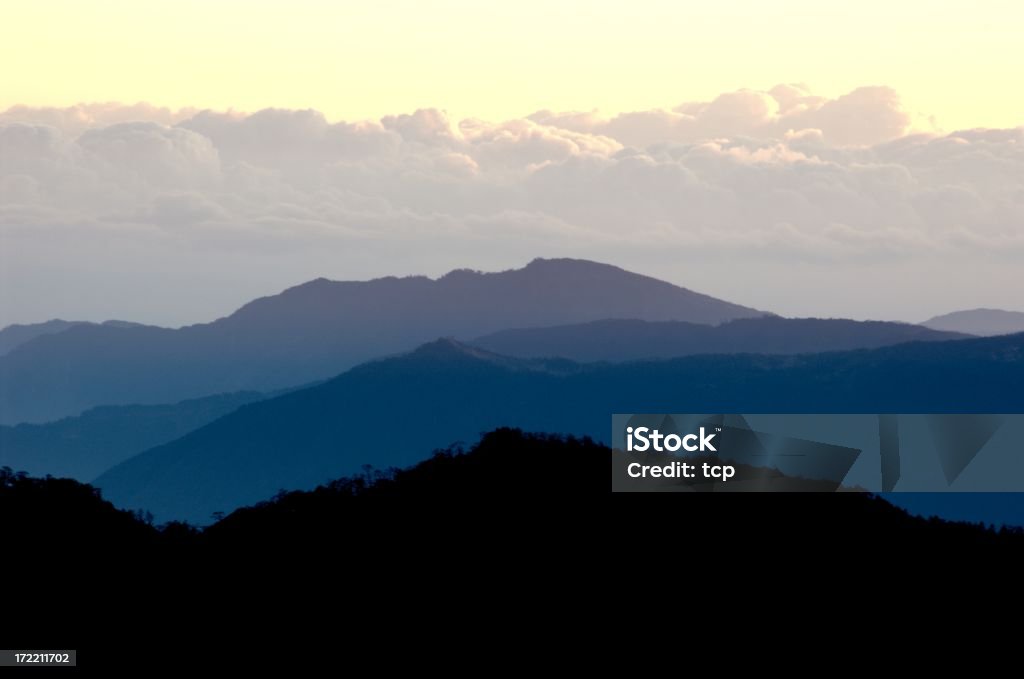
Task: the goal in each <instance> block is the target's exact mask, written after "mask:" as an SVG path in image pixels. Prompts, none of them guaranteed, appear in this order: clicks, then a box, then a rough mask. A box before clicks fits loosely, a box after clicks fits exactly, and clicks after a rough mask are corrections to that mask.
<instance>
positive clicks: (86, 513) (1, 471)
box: [0, 467, 158, 567]
mask: <svg viewBox="0 0 1024 679" xmlns="http://www.w3.org/2000/svg"><path fill="white" fill-rule="evenodd" d="M0 530H2V531H3V534H4V535H8V536H12V539H13V540H18V541H19V543H18V544H10V543H9V544H8V546H7V549H6V550H5V557H4V562H5V567H6V566H11V565H13V563H14V561H15V559H14V558H12V556H13V555H16V554H18V553H19V552H20V551H22V550H29V551H31V550H36V549H44V550H45V551H46V552H47V553H51V552H52V553H57V552H63V553H64V554H66V555H68V556H76V557H82V556H84V555H85V554H88V553H90V552H92V550H103V549H118V550H120V549H121V548H122V547H123V546H125V545H131V546H133V547H142V546H145V545H147V544H152V543H153V541H155V540H156V538H157V537H158V533H157V531H156V530H155V529H154V528H153V527H152V526H150V525H148V524H147V523H146V522H145V521H143V520H140V518H139V517H138V516H136V515H134V514H132V513H131V512H126V511H124V510H120V509H116V508H115V507H114V506H113V505H112V504H110V503H109V502H107V501H106V500H103V499H102V498H101V497H100V494H99V491H97V490H96V489H95V488H93V487H92V486H88V485H85V484H82V483H79V482H77V481H74V480H72V479H55V478H34V477H29V476H27V475H26V474H24V473H15V472H13V471H12V470H11V469H10V468H9V467H0ZM26 556H29V557H31V554H26Z"/></svg>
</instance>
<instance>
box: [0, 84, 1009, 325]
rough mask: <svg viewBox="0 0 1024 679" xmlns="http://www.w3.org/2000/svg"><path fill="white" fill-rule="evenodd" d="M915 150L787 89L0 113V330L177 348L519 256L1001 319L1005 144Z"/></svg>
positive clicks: (887, 309)
mask: <svg viewBox="0 0 1024 679" xmlns="http://www.w3.org/2000/svg"><path fill="white" fill-rule="evenodd" d="M927 127H928V123H927V121H924V122H922V121H921V120H919V119H916V118H915V117H913V116H911V115H910V114H908V113H907V112H906V111H904V110H903V109H902V107H901V104H900V100H899V97H898V96H897V94H896V93H895V92H893V91H892V90H890V89H887V88H881V87H867V88H861V89H858V90H855V91H853V92H850V93H849V94H846V95H844V96H841V97H838V98H836V99H826V98H823V97H818V96H814V95H813V94H811V93H810V92H808V91H807V89H806V88H803V87H800V86H793V85H780V86H778V87H775V88H773V89H771V90H770V91H767V92H758V91H750V90H744V91H739V92H732V93H727V94H723V95H721V96H719V97H717V98H716V99H714V100H713V101H709V102H697V103H684V104H681V105H680V106H678V107H676V108H675V109H673V110H671V111H663V110H655V111H638V112H632V113H624V114H620V115H617V116H614V117H610V118H604V117H601V116H600V115H598V114H597V113H593V112H591V113H578V112H577V113H572V112H570V113H565V112H561V113H559V112H550V111H541V112H537V113H535V114H533V115H530V116H528V117H526V118H523V119H518V120H510V121H505V122H501V123H494V122H488V121H482V120H472V119H470V120H461V121H455V120H451V119H449V118H448V117H447V116H446V115H445V114H444V113H443V112H441V111H437V110H419V111H416V112H414V113H411V114H403V115H395V116H388V117H385V118H383V119H381V120H379V121H367V122H357V123H348V122H337V123H332V122H329V121H328V120H326V119H325V118H324V116H323V115H321V114H320V113H318V112H316V111H311V110H307V111H294V110H273V109H271V110H264V111H260V112H257V113H253V114H251V115H246V114H239V113H233V112H229V113H218V112H212V111H192V110H184V111H170V110H168V109H161V108H156V107H153V106H149V105H146V104H138V105H135V106H118V105H112V104H104V105H81V106H76V107H73V108H70V109H31V108H25V107H15V108H12V109H10V110H8V111H6V112H4V113H0V242H2V245H3V253H2V254H0V262H2V265H3V273H2V276H3V278H2V279H0V284H2V285H3V298H4V299H3V304H2V305H0V325H3V324H6V323H10V322H18V321H34V320H40V319H42V318H48V317H52V316H70V317H75V318H103V317H110V316H115V317H129V318H131V319H133V320H135V319H138V320H145V321H151V322H163V323H168V324H178V323H185V322H194V321H200V320H207V319H209V318H213V317H216V316H218V315H222V314H225V313H228V312H230V311H231V310H232V309H233V308H234V307H235V306H237V305H238V304H239V303H242V302H244V301H246V300H247V299H249V298H251V297H254V296H257V295H260V294H267V293H272V292H275V291H277V290H278V289H280V288H281V287H283V286H286V285H289V284H294V283H297V282H300V281H303V280H306V279H309V278H313V277H316V276H321V275H323V276H328V277H332V278H360V277H368V276H379V275H389V274H396V273H428V274H437V273H441V272H443V271H445V270H447V269H450V268H457V267H466V266H470V267H474V268H481V269H500V268H507V267H511V266H520V265H522V264H524V263H525V262H526V261H528V260H529V259H531V258H532V257H534V256H579V257H588V258H595V259H601V260H604V261H610V262H613V263H617V264H620V265H623V266H627V267H630V268H633V269H636V270H639V271H642V272H645V273H650V274H652V275H658V276H660V277H664V278H666V279H668V280H672V281H673V282H677V283H680V284H682V285H686V286H687V287H691V288H694V289H697V290H701V291H704V292H708V293H710V294H715V295H719V296H723V297H726V298H729V299H731V300H732V301H736V302H739V303H743V304H749V305H753V306H758V307H761V308H766V309H771V310H774V311H778V312H781V313H787V314H800V315H811V314H813V315H848V316H854V317H878V318H905V319H908V320H918V319H921V318H924V317H927V316H930V315H932V314H933V312H934V313H938V312H942V311H948V310H949V309H950V308H955V307H957V306H965V305H974V306H979V305H984V306H1010V307H1014V306H1020V303H1019V302H1016V297H1017V295H1016V294H1015V292H1016V291H1018V290H1020V289H1022V288H1024V274H1021V273H1020V267H1019V266H1018V264H1017V263H1018V262H1019V259H1020V256H1021V255H1024V128H1017V129H1010V130H968V131H959V132H954V133H937V132H935V131H934V130H928V129H927ZM922 130H923V131H922Z"/></svg>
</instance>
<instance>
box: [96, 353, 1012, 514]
mask: <svg viewBox="0 0 1024 679" xmlns="http://www.w3.org/2000/svg"><path fill="white" fill-rule="evenodd" d="M1021 384H1024V335H1015V336H1005V337H997V338H989V339H968V340H960V341H956V342H915V343H909V344H900V345H895V346H891V347H883V348H880V349H872V350H857V351H851V352H832V353H826V354H808V355H797V356H765V355H750V354H736V355H707V356H692V357H685V358H677V359H671V360H661V361H642V362H632V363H620V364H608V363H594V364H587V365H583V364H577V363H574V362H572V361H568V360H565V359H557V360H523V359H514V358H508V357H504V356H499V355H496V354H491V353H489V352H486V351H484V350H481V349H477V348H471V347H467V346H465V345H462V344H459V343H457V342H455V341H453V340H440V341H437V342H433V343H431V344H427V345H424V346H422V347H420V348H419V349H417V350H416V351H414V352H412V353H409V354H406V355H402V356H397V357H394V358H390V359H385V360H379V361H374V362H371V363H367V364H364V365H361V366H359V367H357V368H355V369H352V370H350V371H348V372H347V373H344V374H342V375H340V376H338V377H337V378H335V379H333V380H330V381H328V382H325V383H323V384H321V385H318V386H316V387H313V388H310V389H302V390H299V391H295V392H292V393H290V394H287V395H285V396H281V397H278V398H274V399H269V400H265V401H261V402H259V403H253V404H250V405H247V406H243V407H242V408H240V409H239V410H237V411H235V412H234V413H231V414H229V415H227V416H225V417H222V418H220V419H219V420H216V421H215V422H212V423H210V424H209V425H207V426H205V427H203V428H201V429H199V430H196V431H194V432H192V433H190V434H188V435H186V436H184V437H182V438H181V439H178V440H176V441H173V442H171V443H169V444H166V445H164V446H160V447H157V448H153V449H151V450H148V451H146V452H145V453H142V454H141V455H138V456H136V457H133V458H132V459H130V460H127V461H126V462H124V463H122V464H120V465H118V466H117V467H114V468H113V469H111V470H110V471H109V472H107V473H106V474H104V475H103V476H101V477H100V478H99V479H97V481H96V483H97V485H99V486H100V487H101V488H103V490H104V493H105V495H107V496H108V497H110V498H111V499H112V500H113V501H114V502H115V503H116V504H117V505H118V506H123V507H127V508H132V509H135V508H144V509H147V510H149V511H152V512H153V513H154V514H156V515H157V517H158V519H160V520H167V519H172V518H177V519H188V520H191V521H197V522H207V521H208V520H209V517H210V515H211V513H213V512H215V511H224V512H230V511H231V510H233V509H235V508H237V507H240V506H244V505H247V504H251V503H253V502H257V501H259V500H260V499H263V498H266V497H269V496H271V495H273V494H274V493H276V492H277V491H278V490H279V489H309V488H313V487H315V486H317V485H318V484H320V483H323V482H324V481H326V480H328V479H331V478H337V477H340V476H345V475H349V474H352V473H353V472H356V471H358V470H359V469H360V467H361V466H362V465H364V464H372V465H374V466H376V467H378V468H386V467H390V466H406V465H409V464H412V463H415V462H416V461H418V460H420V459H422V457H423V456H425V455H427V454H428V453H429V452H430V451H431V450H434V449H436V448H440V447H444V446H447V445H449V444H450V443H452V442H453V441H463V442H466V443H467V444H469V443H472V442H473V441H475V440H477V437H478V436H479V434H480V432H483V431H488V430H491V429H495V428H497V427H502V426H514V427H520V428H523V429H526V430H530V431H539V432H567V433H571V434H575V435H588V436H591V437H593V438H595V439H596V440H606V439H607V436H608V434H609V429H610V415H611V414H612V413H617V412H621V413H629V412H634V413H637V412H652V413H657V412H694V413H700V412H722V413H742V412H753V413H757V412H764V413H776V412H792V413H879V412H882V413H886V412H888V413H915V412H923V413H992V412H1024V390H1022V389H1021V388H1020V385H1021Z"/></svg>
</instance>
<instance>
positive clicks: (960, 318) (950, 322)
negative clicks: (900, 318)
mask: <svg viewBox="0 0 1024 679" xmlns="http://www.w3.org/2000/svg"><path fill="white" fill-rule="evenodd" d="M921 325H923V326H925V327H927V328H932V329H935V330H951V331H955V332H965V333H969V334H971V335H980V336H993V335H1012V334H1014V333H1018V332H1024V312H1020V311H1007V310H1005V309H966V310H964V311H954V312H952V313H948V314H942V315H941V316H935V317H934V318H930V319H928V320H927V321H925V322H924V323H922V324H921Z"/></svg>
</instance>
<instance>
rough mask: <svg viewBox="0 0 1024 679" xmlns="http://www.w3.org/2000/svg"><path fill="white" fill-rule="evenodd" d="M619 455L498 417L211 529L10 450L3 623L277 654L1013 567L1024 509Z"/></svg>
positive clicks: (23, 635) (22, 638) (91, 640)
mask: <svg viewBox="0 0 1024 679" xmlns="http://www.w3.org/2000/svg"><path fill="white" fill-rule="evenodd" d="M610 454H612V453H611V451H609V450H608V449H607V448H605V447H603V446H601V445H598V444H595V443H593V442H591V441H588V440H581V439H573V438H564V437H559V436H548V435H534V434H524V433H522V432H520V431H518V430H512V429H501V430H497V431H493V432H491V433H489V434H487V435H485V436H484V437H483V439H482V440H481V442H480V443H479V444H478V445H477V446H475V447H474V448H473V449H471V450H469V451H468V452H465V453H460V452H458V451H454V450H452V451H445V452H440V453H438V454H436V455H435V456H434V457H432V458H431V459H429V460H426V461H424V462H421V463H419V464H417V465H415V466H414V467H411V468H408V469H405V470H403V471H396V472H392V473H373V472H368V473H366V474H364V475H361V476H357V477H350V478H346V479H341V480H338V481H335V482H333V483H330V484H328V485H325V486H322V487H320V488H317V489H315V490H313V491H307V492H292V493H287V494H283V495H280V496H279V497H277V498H274V499H272V500H270V501H267V502H264V503H261V504H259V505H257V506H254V507H250V508H246V509H240V510H238V511H235V512H234V513H232V514H231V515H230V516H228V517H226V518H223V519H221V520H220V521H219V522H217V523H216V524H214V525H212V526H210V527H208V528H207V529H205V530H204V531H202V532H200V531H198V530H196V529H194V528H191V527H189V526H186V525H182V524H170V525H167V526H164V527H162V528H161V529H158V528H156V527H153V526H150V525H148V524H147V522H146V521H145V520H144V518H145V517H141V518H140V517H137V516H134V515H132V514H130V513H128V512H125V511H122V510H118V509H115V508H114V507H113V506H112V505H110V504H109V503H107V502H105V501H104V500H102V499H101V498H100V497H99V496H98V495H97V493H96V492H95V491H94V490H93V489H92V488H90V487H89V486H86V485H83V484H79V483H77V482H75V481H69V480H55V479H43V480H39V479H30V478H27V477H22V476H18V475H15V474H13V473H11V472H9V471H4V472H3V473H2V474H0V532H2V535H3V536H4V539H5V541H6V544H5V550H4V552H3V557H2V562H3V574H4V608H3V610H4V616H3V623H4V629H2V630H0V631H2V632H6V633H7V634H6V635H0V636H5V638H6V639H7V640H8V643H9V644H11V645H10V646H9V647H11V648H17V647H35V648H44V647H54V646H56V647H67V648H78V649H80V657H84V658H85V659H86V660H88V661H89V664H90V665H92V666H93V667H98V666H101V665H110V666H123V667H127V666H129V665H128V664H126V663H128V660H127V659H128V658H132V661H131V662H132V664H131V665H130V666H132V667H150V666H152V664H153V663H154V662H157V660H155V659H160V660H159V662H161V663H163V662H166V660H170V661H172V662H186V661H189V659H190V658H191V657H192V654H193V653H195V652H200V651H201V649H200V651H197V650H196V649H193V647H192V646H189V645H188V644H187V643H186V642H188V640H194V639H196V638H202V636H203V635H205V637H206V638H220V637H222V636H223V638H224V639H231V650H232V653H234V654H243V655H244V656H245V657H246V658H249V659H252V658H254V657H256V656H257V655H258V657H260V658H268V659H269V658H281V659H284V658H285V657H290V655H291V654H292V653H293V649H294V646H292V645H288V644H284V645H282V644H281V643H278V642H279V640H280V639H282V638H287V636H286V635H288V634H291V633H296V634H299V635H300V636H302V635H305V634H306V633H307V632H309V631H310V630H312V629H313V628H315V629H317V630H319V633H320V634H324V635H326V636H328V637H330V638H329V639H326V640H324V643H350V642H349V637H348V636H347V633H346V635H345V637H344V639H342V638H341V637H340V636H339V634H340V632H338V629H339V627H338V626H339V625H342V624H344V625H346V626H350V625H358V626H359V627H360V628H361V629H364V630H366V631H367V633H368V634H370V635H371V636H373V635H375V634H376V635H380V636H381V638H383V639H386V640H392V639H395V638H398V637H401V636H402V635H412V636H413V638H419V637H420V636H421V635H422V634H423V633H424V631H425V630H428V629H435V630H436V629H438V626H439V625H441V621H442V620H443V621H444V624H443V626H442V627H441V629H444V630H450V629H452V628H451V627H450V624H451V621H452V619H454V620H456V621H457V622H458V624H459V625H461V626H462V627H466V626H468V627H471V628H472V627H475V626H476V625H477V621H486V620H488V619H491V618H494V617H495V616H498V617H501V616H504V615H505V612H506V611H516V610H520V609H522V610H523V612H524V614H527V615H528V616H530V618H529V619H530V620H533V622H531V625H532V626H533V629H537V630H541V632H538V633H543V634H548V635H556V636H555V637H553V638H561V637H557V630H558V628H559V626H560V625H561V624H562V622H561V621H562V620H563V618H561V617H559V614H555V615H554V617H549V615H548V611H556V610H572V611H573V612H574V614H576V615H580V616H583V617H585V618H588V619H591V620H593V621H597V620H601V619H602V618H600V617H598V616H600V615H605V616H607V614H608V606H609V604H608V599H609V597H610V596H611V597H614V598H616V599H617V600H618V599H621V598H622V597H625V598H624V599H622V600H623V601H627V602H629V605H630V607H635V606H636V605H637V603H642V604H643V605H644V606H646V607H647V609H648V610H650V609H664V610H670V611H675V610H677V608H678V607H677V605H676V604H677V603H678V604H680V605H682V606H684V607H685V606H687V605H690V604H693V603H694V602H695V601H698V600H699V599H695V597H700V598H703V599H705V600H707V599H710V600H712V601H716V600H717V601H719V602H721V601H722V600H723V597H735V596H738V597H740V599H741V600H743V601H744V602H745V604H753V605H755V606H761V607H763V606H769V607H771V606H772V604H771V600H770V599H769V600H767V601H768V602H767V603H766V599H765V597H766V596H770V595H771V593H773V592H774V593H775V595H776V596H780V597H783V598H784V599H785V601H786V602H792V601H793V600H794V597H795V596H797V595H800V596H811V597H812V598H814V599H815V600H818V601H820V602H821V603H822V604H824V605H829V606H830V607H834V606H840V605H841V606H844V607H849V606H851V605H858V604H861V605H869V602H876V601H877V602H880V603H888V604H891V603H893V602H900V601H905V600H906V594H907V591H908V588H924V589H927V590H928V592H929V594H928V596H933V597H938V596H940V593H941V592H942V591H943V590H942V589H941V586H943V585H945V584H947V583H949V582H951V581H955V582H959V581H960V580H961V579H964V578H967V577H968V575H967V574H965V573H964V571H963V568H962V566H963V563H964V561H963V560H964V559H966V560H967V562H969V563H973V564H979V565H980V564H985V567H986V568H987V569H989V570H987V571H986V572H985V576H984V577H985V579H986V583H993V584H994V586H996V587H997V588H998V587H999V585H998V580H995V579H994V578H995V577H996V571H998V570H1000V569H1002V570H1005V571H1009V572H1013V573H1016V572H1017V566H1016V564H1018V563H1019V558H1020V556H1021V555H1024V534H1022V533H1021V532H1020V531H1019V530H1000V531H995V530H992V529H987V528H984V527H983V526H981V525H972V524H964V523H950V522H947V521H942V520H938V519H931V520H928V519H922V518H915V517H912V516H910V515H908V514H907V513H906V512H904V511H902V510H900V509H897V508H895V507H893V506H892V505H891V504H888V503H887V502H885V501H884V500H882V499H879V498H877V497H872V496H869V495H866V494H862V493H852V492H850V493H680V494H676V493H671V494H670V493H648V494H612V493H610V492H609V485H610V484H609V473H608V472H609V455H610ZM912 561H913V562H914V565H911V562H912ZM954 563H955V564H956V567H955V569H954V567H953V565H952V564H954ZM993 565H994V566H995V568H994V569H992V568H991V566H993ZM954 570H955V571H956V579H953V576H952V575H951V574H952V573H953V571H954ZM929 579H935V580H937V582H938V584H937V585H931V586H926V585H925V583H927V582H928V581H929ZM1008 582H1009V581H1008ZM684 590H687V591H685V593H684ZM636 597H639V599H637V598H636ZM748 597H749V598H748ZM325 611H326V612H327V615H328V619H325V618H324V616H325ZM673 615H675V614H674V613H673ZM333 618H337V619H338V620H335V621H334V622H331V620H332V619H333ZM342 619H343V620H344V622H339V620H342ZM325 624H326V625H327V626H326V627H324V625H325ZM485 629H486V631H487V633H490V628H489V627H486V626H485ZM239 630H242V631H244V630H258V631H259V632H260V633H262V634H263V635H269V637H270V640H269V641H270V642H271V643H269V644H268V645H266V646H264V645H263V644H262V643H261V642H260V641H258V640H256V639H258V638H259V637H248V636H245V635H244V634H243V635H238V634H236V632H238V631H239ZM479 631H480V632H481V633H483V632H484V630H479ZM197 635H199V636H197ZM232 635H234V636H232ZM282 635H285V636H282ZM453 643H454V644H456V646H457V647H459V648H461V646H458V642H456V641H453ZM217 648H220V645H218V646H217ZM325 648H327V647H326V646H325ZM168 654H170V655H168ZM254 654H256V655H254Z"/></svg>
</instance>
